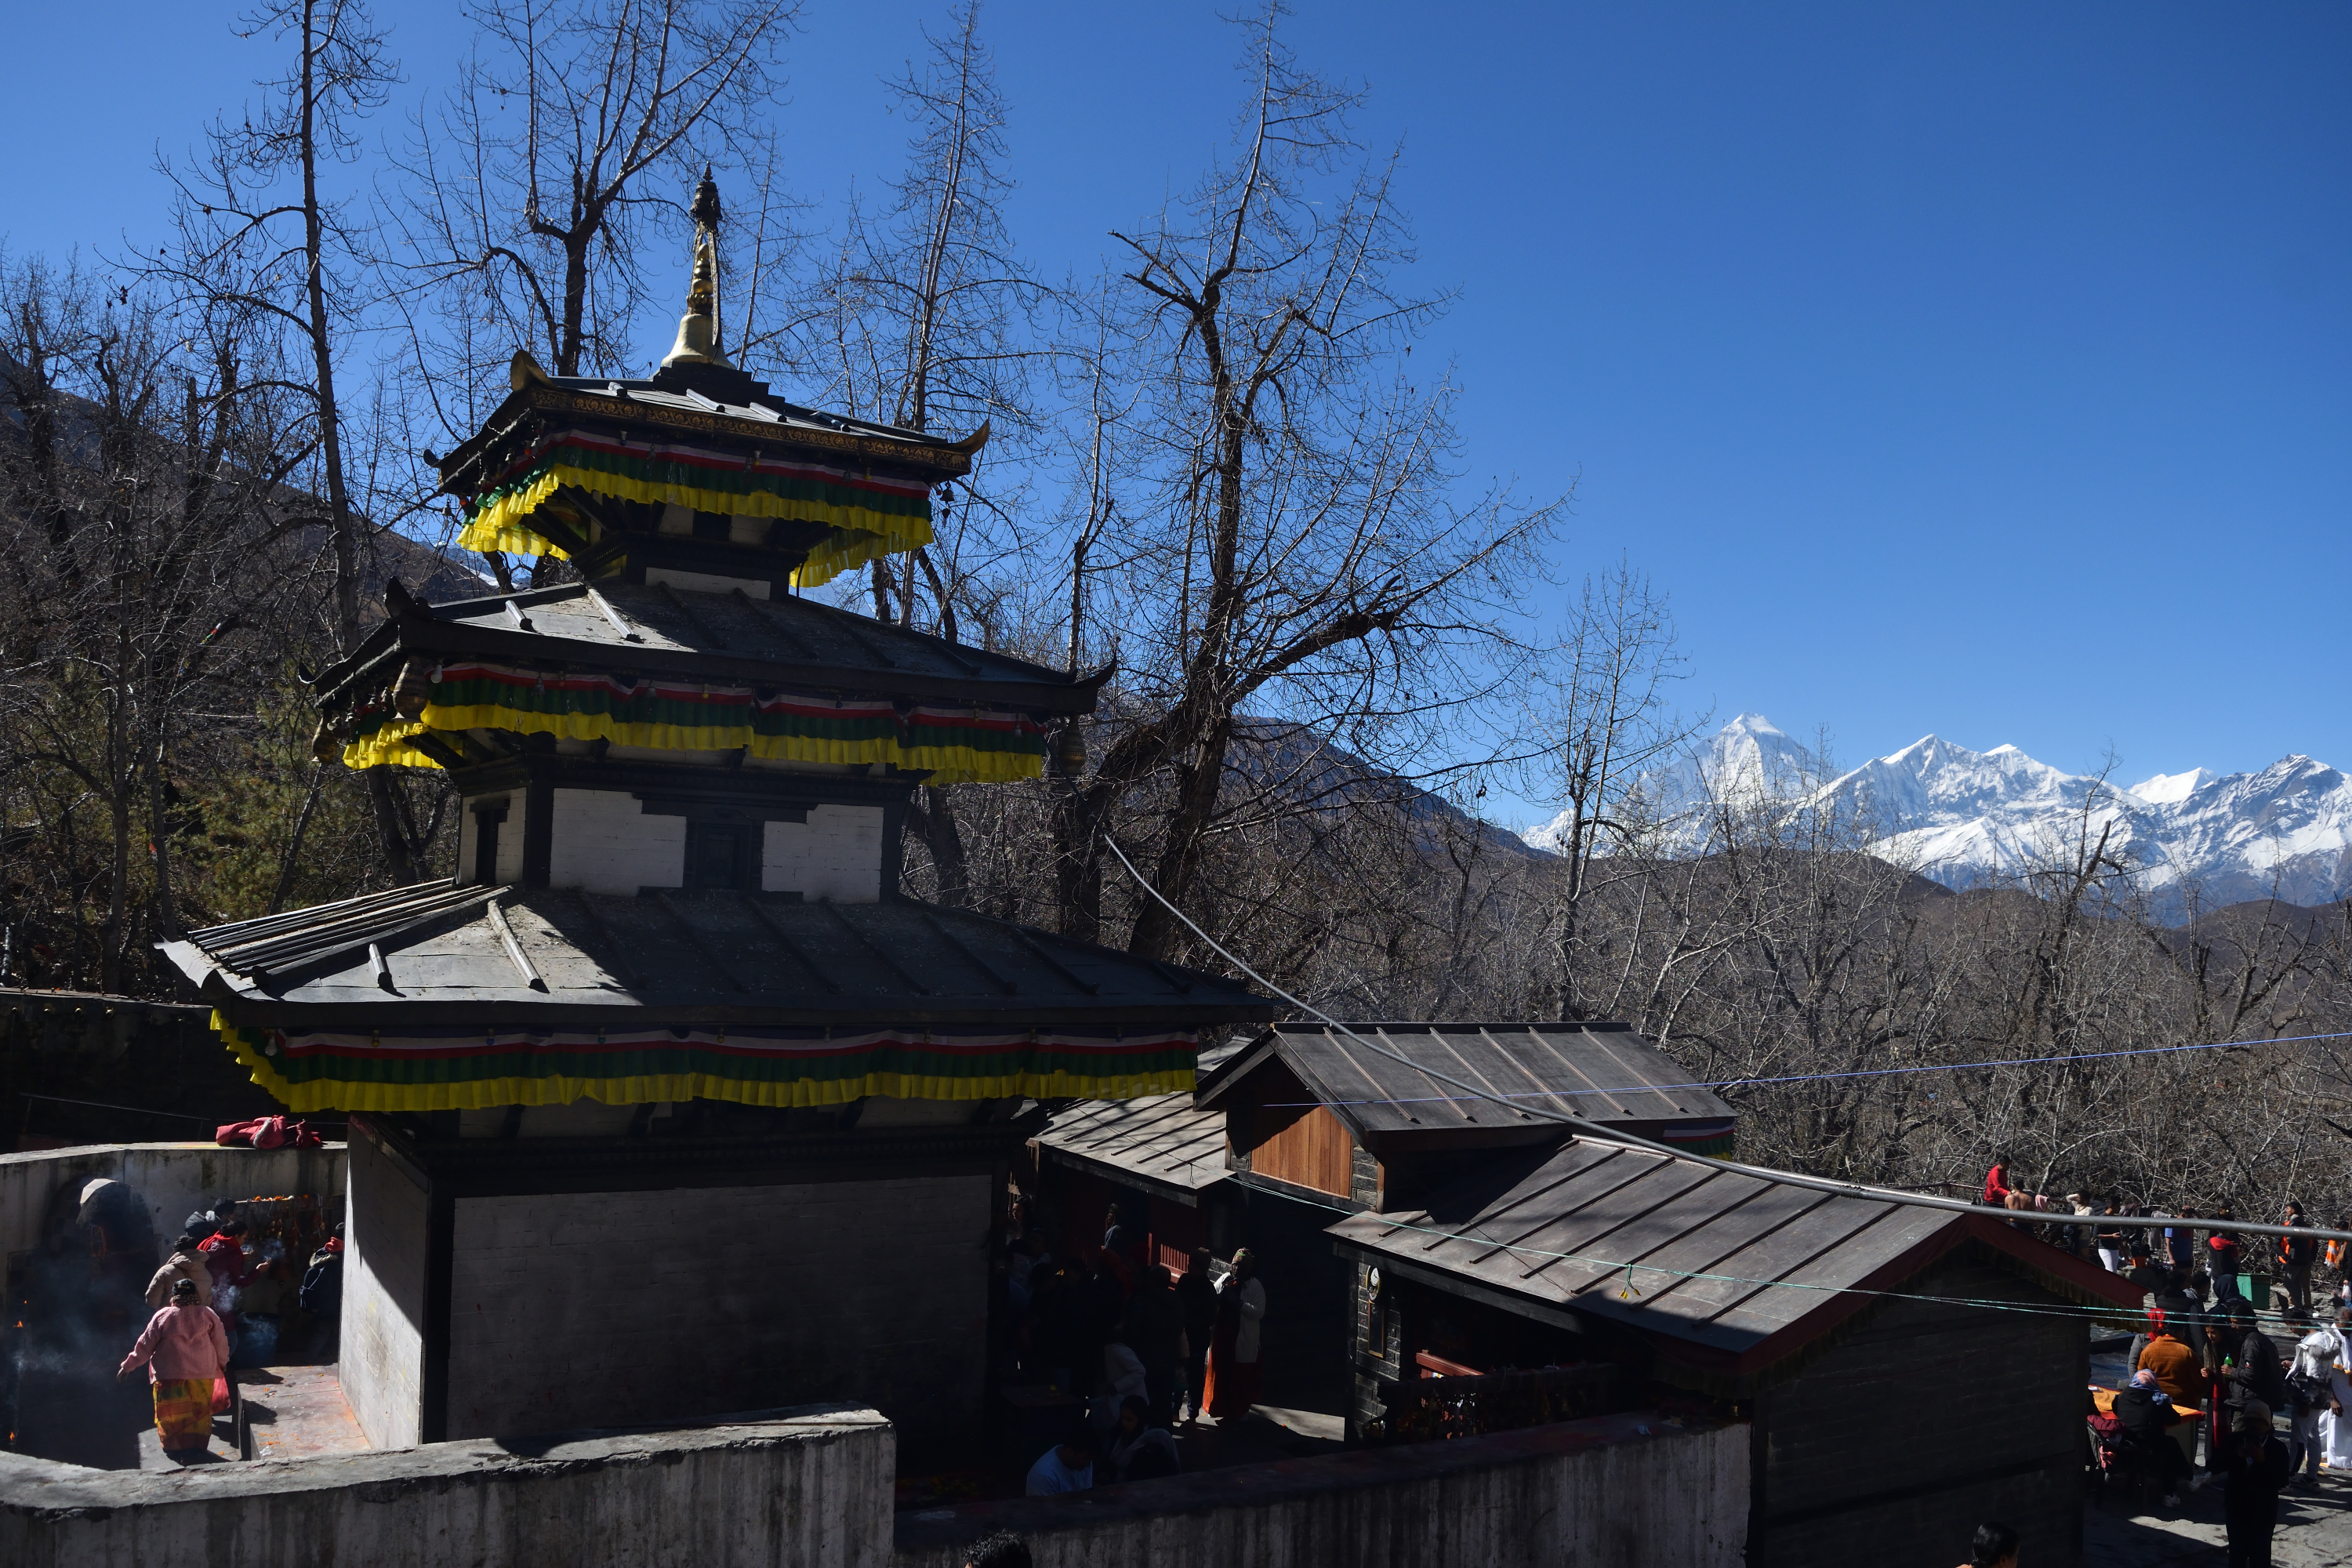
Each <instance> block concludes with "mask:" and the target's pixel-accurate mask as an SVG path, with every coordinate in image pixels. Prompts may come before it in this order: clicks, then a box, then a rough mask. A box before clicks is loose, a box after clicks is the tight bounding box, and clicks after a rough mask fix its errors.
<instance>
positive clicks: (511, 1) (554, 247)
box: [384, 0, 797, 439]
mask: <svg viewBox="0 0 2352 1568" xmlns="http://www.w3.org/2000/svg"><path fill="white" fill-rule="evenodd" d="M469 15H470V16H471V18H472V20H473V22H474V25H475V28H476V37H477V44H476V48H475V50H474V52H473V53H472V54H470V55H469V56H468V58H467V60H466V62H465V63H464V66H463V68H462V69H461V71H460V76H459V81H458V85H457V89H455V90H454V91H453V92H451V94H450V95H449V96H448V98H447V99H446V100H445V101H444V102H443V103H442V104H441V105H440V106H439V107H438V109H437V110H435V111H433V112H430V113H426V114H422V115H420V116H419V117H418V118H417V120H416V121H415V132H414V134H413V136H412V137H411V139H410V145H409V146H408V148H407V149H406V151H405V152H404V153H403V154H402V155H401V156H400V157H399V159H398V160H397V162H396V163H395V164H394V173H395V175H396V184H394V188H393V189H392V190H391V191H390V192H389V193H388V196H389V205H390V207H391V209H392V211H393V213H394V218H395V222H396V224H397V229H398V234H399V241H400V242H399V244H398V245H397V246H396V247H387V248H386V250H385V252H384V254H385V257H386V259H387V261H388V262H390V263H391V264H392V265H394V267H395V268H397V269H398V272H399V275H400V282H401V283H402V284H403V286H404V289H406V290H407V291H408V292H409V293H410V294H411V296H412V297H413V298H415V299H417V300H418V301H419V316H418V317H417V319H416V321H417V326H418V329H419V330H418V333H417V340H416V342H417V346H418V363H420V365H421V366H422V367H423V368H424V369H425V372H426V374H428V376H429V378H430V380H431V382H432V384H433V387H434V389H435V391H436V393H437V394H438V395H439V397H440V399H441V401H442V403H443V406H442V408H441V409H440V414H441V417H442V421H443V423H444V425H445V427H446V430H447V432H448V435H449V437H450V438H451V439H462V438H463V437H466V436H468V435H470V434H472V433H473V429H474V428H475V425H476V423H477V422H478V416H479V413H480V409H479V408H478V404H477V402H476V399H477V398H478V396H479V395H480V389H481V388H483V387H485V386H489V387H493V388H502V387H503V385H504V383H503V381H502V380H501V379H500V378H499V377H498V376H497V375H496V374H494V372H495V370H496V369H497V367H498V366H499V365H502V364H503V363H505V361H506V360H507V359H508V358H509V357H510V356H511V355H512V354H513V353H514V352H515V351H516V350H517V349H519V348H520V349H529V350H530V351H532V352H533V353H537V354H540V355H543V356H544V358H545V361H546V363H548V364H549V366H550V367H551V368H552V369H553V370H554V372H555V373H556V374H559V375H581V374H598V373H604V374H625V373H626V370H627V368H628V367H629V366H630V365H632V364H637V363H642V361H643V358H644V355H645V351H646V345H645V344H644V343H642V342H635V338H634V335H633V329H635V328H636V327H637V326H639V325H641V324H642V322H641V317H642V312H643V310H644V308H645V307H646V303H647V301H648V300H649V298H650V297H651V285H650V282H649V279H648V274H647V273H646V270H645V268H646V264H647V262H648V261H649V260H650V259H651V258H655V257H656V256H666V255H667V251H665V250H662V249H660V248H659V247H654V246H651V245H649V244H648V243H647V241H648V240H649V239H650V238H652V237H655V236H656V235H659V234H661V233H663V232H665V230H666V224H665V220H666V219H674V218H676V217H677V216H679V215H682V214H683V212H684V210H685V200H686V196H687V194H688V192H689V191H690V190H691V189H692V187H693V184H694V181H695V177H696V176H697V175H698V174H699V173H700V172H701V169H702V167H703V165H705V164H706V163H712V162H719V163H727V162H730V161H733V160H739V159H743V158H754V159H756V158H757V156H758V154H760V153H761V152H763V151H767V150H769V148H768V143H767V142H765V140H763V138H764V137H765V135H766V131H767V128H766V126H765V123H764V119H763V117H764V115H765V113H766V111H767V110H768V108H769V106H770V100H771V98H772V94H773V92H774V89H775V85H776V76H775V71H776V67H777V63H778V59H779V56H780V52H781V50H782V46H783V44H784V42H785V41H786V39H787V38H788V37H789V36H790V33H791V30H792V28H793V24H794V20H795V17H796V15H797V6H796V5H793V3H791V0H485V3H484V4H482V5H479V6H478V7H476V8H475V9H473V10H472V11H471V12H470V13H469ZM427 311H430V312H432V313H433V315H434V320H432V321H430V322H428V321H425V319H424V314H425V312H427Z"/></svg>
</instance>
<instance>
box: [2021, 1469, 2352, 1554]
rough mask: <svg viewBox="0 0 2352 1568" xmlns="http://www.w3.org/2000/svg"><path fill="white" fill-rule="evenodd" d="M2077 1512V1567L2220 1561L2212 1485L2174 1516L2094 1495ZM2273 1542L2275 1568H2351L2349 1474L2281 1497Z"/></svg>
mask: <svg viewBox="0 0 2352 1568" xmlns="http://www.w3.org/2000/svg"><path fill="white" fill-rule="evenodd" d="M2083 1514H2084V1517H2083V1563H2084V1568H2156V1565H2158V1564H2161V1565H2163V1568H2172V1565H2173V1564H2181V1565H2183V1568H2186V1565H2188V1564H2192V1563H2193V1564H2204V1563H2216V1564H2218V1563H2222V1562H2224V1561H2226V1558H2225V1556H2224V1553H2223V1550H2222V1539H2223V1538H2222V1531H2221V1492H2220V1490H2219V1489H2216V1488H2211V1487H2208V1488H2207V1489H2205V1490H2203V1491H2201V1492H2197V1493H2194V1494H2192V1495H2191V1496H2189V1498H2188V1499H2187V1500H2185V1501H2184V1502H2183V1504H2182V1506H2181V1507H2180V1509H2179V1510H2177V1512H2176V1511H2174V1510H2164V1511H2160V1512H2158V1513H2142V1514H2134V1513H2130V1512H2128V1511H2126V1509H2125V1507H2124V1505H2123V1504H2121V1503H2120V1502H2116V1501H2113V1500H2108V1499H2105V1498H2097V1497H2095V1498H2093V1499H2091V1500H2090V1501H2089V1502H2088V1503H2087V1504H2086V1505H2085V1506H2084V1510H2083ZM2273 1540H2274V1547H2273V1559H2272V1560H2273V1563H2274V1564H2275V1565H2276V1568H2352V1475H2341V1474H2339V1475H2332V1476H2327V1477H2324V1478H2322V1479H2321V1480H2320V1482H2319V1485H2318V1487H2317V1489H2315V1490H2312V1491H2294V1490H2290V1491H2288V1492H2285V1493H2284V1494H2283V1495H2282V1496H2281V1497H2280V1499H2279V1526H2278V1534H2277V1535H2276V1536H2275V1537H2274V1538H2273ZM2021 1568H2034V1565H2033V1564H2031V1563H2026V1564H2021Z"/></svg>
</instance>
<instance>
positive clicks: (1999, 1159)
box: [1984, 1154, 2010, 1209]
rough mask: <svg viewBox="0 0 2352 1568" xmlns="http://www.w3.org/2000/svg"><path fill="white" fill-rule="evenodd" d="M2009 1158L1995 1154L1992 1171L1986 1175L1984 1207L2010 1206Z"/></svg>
mask: <svg viewBox="0 0 2352 1568" xmlns="http://www.w3.org/2000/svg"><path fill="white" fill-rule="evenodd" d="M2009 1191H2010V1188H2009V1156H2008V1155H2006V1154H1995V1155H1994V1156H1993V1157H1992V1169H1991V1170H1990V1171H1987V1172H1986V1173H1985V1184H1984V1205H1985V1206H1986V1207H1987V1208H1995V1209H1998V1208H2006V1207H2008V1206H2009Z"/></svg>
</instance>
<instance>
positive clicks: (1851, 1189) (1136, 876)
mask: <svg viewBox="0 0 2352 1568" xmlns="http://www.w3.org/2000/svg"><path fill="white" fill-rule="evenodd" d="M1073 798H1082V797H1077V796H1075V795H1074V797H1073ZM1093 826H1094V828H1095V833H1096V836H1097V837H1099V838H1100V839H1101V841H1102V843H1103V845H1104V847H1106V848H1108V849H1109V851H1110V852H1111V854H1112V855H1114V856H1115V857H1117V858H1118V863H1119V865H1120V866H1122V867H1124V868H1126V870H1127V874H1128V876H1129V878H1131V879H1133V880H1134V882H1135V885H1136V886H1137V887H1139V888H1140V889H1143V891H1144V892H1146V893H1148V894H1150V897H1151V898H1152V900H1154V901H1155V902H1157V903H1158V904H1159V905H1160V908H1162V909H1164V910H1167V911H1168V912H1169V913H1170V914H1171V915H1174V916H1175V917H1176V918H1177V919H1178V920H1179V921H1182V922H1183V923H1184V926H1185V929H1186V930H1188V931H1191V932H1192V934H1193V935H1194V936H1197V937H1199V938H1200V939H1201V940H1202V942H1205V943H1207V944H1208V946H1209V949H1210V951H1212V952H1214V953H1216V954H1217V956H1218V957H1220V958H1223V960H1224V961H1225V962H1226V963H1230V964H1232V965H1233V966H1234V968H1236V969H1238V970H1240V971H1241V972H1242V973H1244V974H1246V975H1248V976H1249V977H1250V978H1251V979H1252V980H1254V981H1255V982H1257V984H1260V985H1263V986H1264V987H1265V988H1266V989H1267V990H1268V991H1271V992H1273V993H1274V994H1276V996H1279V997H1280V998H1282V1000H1284V1001H1285V1002H1287V1003H1289V1004H1290V1005H1292V1006H1294V1007H1296V1008H1297V1009H1298V1010H1299V1011H1300V1012H1302V1013H1305V1014H1307V1016H1309V1017H1312V1018H1314V1019H1316V1020H1318V1022H1320V1023H1321V1024H1323V1025H1324V1026H1326V1027H1327V1028H1332V1029H1337V1030H1338V1031H1339V1033H1340V1034H1342V1035H1345V1036H1346V1037H1348V1038H1349V1039H1351V1040H1353V1041H1355V1042H1356V1044H1358V1045H1360V1046H1361V1047H1363V1048H1364V1049H1366V1050H1368V1051H1370V1052H1371V1053H1372V1054H1373V1055H1374V1056H1377V1057H1381V1058H1386V1059H1388V1060H1390V1061H1392V1062H1395V1063H1397V1064H1398V1065H1399V1066H1401V1067H1407V1068H1412V1070H1413V1071H1415V1072H1417V1073H1420V1074H1422V1075H1423V1077H1426V1078H1430V1079H1435V1080H1436V1081H1437V1082H1439V1083H1442V1084H1444V1085H1445V1086H1446V1087H1447V1088H1448V1089H1460V1090H1462V1091H1463V1093H1464V1094H1465V1096H1467V1097H1468V1098H1471V1099H1474V1100H1488V1101H1491V1102H1492V1103H1494V1104H1496V1105H1499V1106H1501V1107H1503V1109H1505V1110H1515V1111H1517V1112H1518V1113H1519V1114H1520V1115H1521V1116H1525V1117H1528V1118H1531V1119H1533V1120H1536V1121H1549V1122H1554V1123H1557V1124H1558V1125H1559V1126H1561V1127H1565V1128H1567V1129H1568V1130H1569V1131H1571V1132H1574V1133H1576V1134H1578V1135H1579V1136H1580V1137H1587V1138H1591V1139H1593V1140H1595V1141H1597V1142H1604V1143H1617V1144H1622V1145H1624V1146H1625V1147H1627V1148H1633V1149H1645V1150H1647V1151H1649V1152H1652V1153H1654V1154H1664V1155H1666V1156H1668V1157H1669V1158H1672V1159H1675V1160H1681V1161H1685V1162H1687V1163H1691V1164H1695V1165H1701V1166H1705V1167H1706V1168H1707V1169H1709V1170H1715V1171H1723V1172H1727V1173H1730V1174H1732V1175H1736V1176H1747V1177H1749V1178H1750V1179H1752V1180H1756V1181H1764V1182H1773V1183H1777V1184H1780V1185H1782V1186H1791V1187H1801V1188H1803V1189H1805V1190H1807V1191H1809V1192H1817V1193H1827V1194H1830V1195H1831V1196H1832V1197H1845V1198H1862V1199H1864V1200H1866V1201H1868V1202H1872V1203H1885V1204H1900V1205H1905V1206H1906V1207H1910V1208H1926V1209H1940V1210H1942V1211H1943V1212H1945V1213H1947V1214H1960V1215H1978V1216H1979V1217H1989V1216H1990V1215H1998V1214H2002V1213H2031V1214H2032V1215H2033V1218H2032V1221H2031V1223H2032V1224H2034V1225H2070V1226H2092V1227H2096V1228H2103V1229H2109V1230H2154V1229H2158V1228H2161V1227H2167V1226H2177V1225H2179V1224H2180V1223H2181V1221H2180V1220H2179V1218H2178V1217H2175V1216H2168V1215H2060V1214H2046V1213H2043V1212H2042V1211H2040V1210H2008V1211H2004V1210H2000V1209H1992V1208H1989V1207H1987V1206H1986V1205H1982V1204H1972V1203H1963V1202H1961V1201H1959V1200H1958V1199H1956V1198H1936V1197H1929V1196H1927V1195H1926V1194H1921V1193H1906V1192H1904V1191H1902V1190H1901V1189H1900V1188H1895V1187H1874V1186H1866V1185H1864V1184H1860V1183H1856V1182H1834V1181H1831V1180H1829V1179H1828V1178H1826V1177H1822V1176H1803V1175H1799V1174H1797V1173H1795V1172H1793V1171H1773V1170H1767V1169H1765V1168H1763V1167H1761V1166H1758V1165H1742V1164H1739V1163H1737V1162H1735V1161H1731V1160H1717V1159H1716V1158H1714V1157H1712V1156H1711V1155H1706V1154H1693V1153H1690V1152H1686V1151H1685V1150H1681V1149H1676V1148H1674V1147H1672V1146H1671V1145H1668V1144H1664V1143H1659V1142H1654V1141H1652V1140H1651V1139H1647V1138H1642V1137H1637V1136H1635V1135H1634V1134H1633V1133H1631V1132H1626V1131H1621V1130H1619V1129H1617V1128H1614V1127H1608V1126H1604V1125H1602V1124H1601V1123H1600V1122H1597V1121H1586V1120H1585V1119H1584V1118H1582V1117H1580V1116H1570V1115H1568V1114H1566V1113H1564V1112H1561V1111H1557V1110H1551V1109H1550V1108H1549V1107H1547V1106H1540V1105H1538V1106H1525V1105H1515V1104H1513V1103H1511V1102H1510V1101H1509V1100H1505V1099H1503V1098H1502V1097H1500V1096H1499V1095H1496V1094H1495V1093H1494V1092H1493V1091H1492V1090H1489V1089H1485V1088H1483V1087H1482V1086H1480V1085H1477V1084H1474V1083H1467V1082H1465V1081H1464V1080H1462V1079H1457V1078H1453V1077H1449V1076H1448V1075H1447V1074H1445V1073H1442V1072H1440V1071H1438V1070H1437V1069H1436V1068H1432V1067H1427V1066H1424V1065H1423V1064H1422V1063H1420V1062H1416V1061H1414V1060H1412V1058H1409V1057H1406V1056H1403V1055H1401V1054H1400V1053H1398V1052H1395V1051H1392V1050H1390V1049H1388V1048H1387V1047H1383V1046H1376V1045H1374V1044H1373V1043H1372V1042H1371V1041H1370V1040H1368V1039H1366V1038H1364V1037H1363V1036H1361V1035H1360V1034H1358V1033H1356V1031H1355V1030H1354V1029H1352V1028H1349V1026H1347V1025H1346V1024H1343V1023H1341V1022H1340V1021H1339V1019H1337V1018H1334V1017H1332V1016H1330V1015H1329V1014H1328V1013H1326V1012H1324V1011H1323V1010H1322V1009H1321V1008H1319V1007H1317V1006H1315V1005H1312V1004H1310V1003H1307V1002H1303V1001H1301V1000H1299V999H1298V998H1297V997H1296V996H1293V995H1292V994H1290V993H1289V992H1287V991H1285V990H1284V989H1283V988H1282V987H1281V986H1279V985H1276V984H1275V983H1274V982H1273V981H1271V980H1268V979H1267V978H1266V977H1265V975H1263V974H1260V973H1258V972H1257V971H1256V970H1255V969H1253V968H1251V967H1250V965H1249V964H1247V963H1244V962H1243V961H1242V959H1241V958H1240V957H1238V956H1237V955H1236V954H1234V952H1232V951H1231V950H1230V949H1228V948H1226V947H1225V946H1224V944H1223V943H1222V942H1218V941H1217V939H1216V938H1214V937H1213V936H1211V935H1210V934H1209V933H1208V932H1207V931H1202V929H1201V927H1200V925H1199V924H1198V923H1197V922H1196V921H1194V920H1193V919H1192V916H1190V915H1188V914H1186V913H1185V912H1184V911H1183V910H1180V909H1178V908H1177V907H1176V906H1175V905H1174V904H1173V903H1171V902H1170V901H1169V900H1168V897H1167V895H1165V894H1164V893H1162V892H1160V889H1158V888H1155V887H1153V886H1152V885H1151V883H1150V880H1149V879H1146V878H1145V876H1144V875H1143V873H1142V872H1140V871H1139V870H1137V869H1136V868H1135V862H1134V861H1132V860H1129V858H1127V851H1126V850H1124V849H1121V848H1120V847H1118V839H1117V838H1116V837H1113V836H1112V835H1111V833H1110V832H1109V831H1108V829H1107V828H1105V827H1104V826H1103V825H1102V824H1101V822H1100V821H1096V822H1095V823H1094V825H1093ZM2189 1228H2191V1229H2206V1230H2214V1229H2225V1230H2228V1231H2230V1232H2231V1233H2233V1234H2239V1235H2250V1236H2296V1237H2308V1238H2311V1239H2314V1240H2325V1241H2345V1242H2352V1231H2341V1230H2321V1229H2318V1228H2315V1227H2312V1226H2284V1225H2263V1224H2257V1223H2253V1222H2250V1221H2238V1220H2231V1221H2230V1222H2228V1224H2227V1225H2215V1224H2213V1223H2211V1222H2205V1223H2203V1224H2199V1223H2197V1222H2193V1221H2192V1222H2190V1224H2189Z"/></svg>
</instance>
